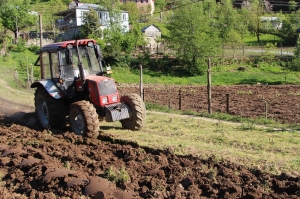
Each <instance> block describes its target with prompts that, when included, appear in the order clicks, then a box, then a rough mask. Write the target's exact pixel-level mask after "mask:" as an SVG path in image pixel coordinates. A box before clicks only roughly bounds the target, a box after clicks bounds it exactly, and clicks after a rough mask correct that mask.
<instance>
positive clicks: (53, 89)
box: [30, 80, 64, 99]
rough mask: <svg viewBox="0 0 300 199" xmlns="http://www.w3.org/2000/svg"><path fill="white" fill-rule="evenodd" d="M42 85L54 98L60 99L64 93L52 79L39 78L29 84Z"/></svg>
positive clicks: (32, 86)
mask: <svg viewBox="0 0 300 199" xmlns="http://www.w3.org/2000/svg"><path fill="white" fill-rule="evenodd" d="M39 86H41V87H44V88H45V90H46V91H47V92H48V93H49V95H50V96H52V97H53V98H55V99H61V98H63V97H64V94H63V93H62V92H61V91H60V89H59V88H58V87H57V85H56V84H55V83H54V82H53V81H52V80H39V81H36V82H34V83H33V84H31V86H30V87H31V88H37V87H39Z"/></svg>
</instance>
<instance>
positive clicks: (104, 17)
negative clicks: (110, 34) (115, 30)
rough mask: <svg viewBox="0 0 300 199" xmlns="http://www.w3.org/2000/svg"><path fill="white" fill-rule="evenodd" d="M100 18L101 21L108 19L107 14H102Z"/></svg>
mask: <svg viewBox="0 0 300 199" xmlns="http://www.w3.org/2000/svg"><path fill="white" fill-rule="evenodd" d="M101 16H102V18H101V19H103V20H105V19H108V14H107V12H103V13H102V15H101Z"/></svg>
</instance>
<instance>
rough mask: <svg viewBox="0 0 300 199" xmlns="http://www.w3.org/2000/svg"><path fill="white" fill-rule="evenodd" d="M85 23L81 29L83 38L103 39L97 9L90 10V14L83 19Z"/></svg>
mask: <svg viewBox="0 0 300 199" xmlns="http://www.w3.org/2000/svg"><path fill="white" fill-rule="evenodd" d="M83 23H84V24H83V25H82V26H81V28H80V33H81V36H82V37H83V38H100V37H102V31H101V28H100V26H101V24H100V19H99V16H98V13H97V11H96V10H95V9H93V8H90V9H89V12H87V14H86V15H85V16H84V17H83Z"/></svg>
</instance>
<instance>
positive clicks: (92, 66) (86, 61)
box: [61, 46, 100, 78]
mask: <svg viewBox="0 0 300 199" xmlns="http://www.w3.org/2000/svg"><path fill="white" fill-rule="evenodd" d="M78 50H79V56H80V59H81V62H82V67H83V72H84V76H87V75H95V74H97V73H99V71H100V63H99V62H98V59H97V57H96V55H95V51H94V49H93V48H92V47H89V46H84V47H82V46H79V49H78ZM61 56H62V72H63V76H64V77H65V78H74V77H79V74H80V73H79V65H78V53H77V50H76V48H73V49H71V56H70V57H71V60H72V61H71V63H70V61H68V59H70V58H69V57H68V53H67V50H63V52H62V53H61Z"/></svg>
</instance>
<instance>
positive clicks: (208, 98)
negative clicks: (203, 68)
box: [207, 58, 212, 114]
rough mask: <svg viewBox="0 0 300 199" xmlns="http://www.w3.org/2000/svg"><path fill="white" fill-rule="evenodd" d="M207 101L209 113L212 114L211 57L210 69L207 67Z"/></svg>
mask: <svg viewBox="0 0 300 199" xmlns="http://www.w3.org/2000/svg"><path fill="white" fill-rule="evenodd" d="M207 101H208V113H209V114H212V111H211V71H210V58H208V69H207Z"/></svg>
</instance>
